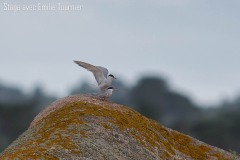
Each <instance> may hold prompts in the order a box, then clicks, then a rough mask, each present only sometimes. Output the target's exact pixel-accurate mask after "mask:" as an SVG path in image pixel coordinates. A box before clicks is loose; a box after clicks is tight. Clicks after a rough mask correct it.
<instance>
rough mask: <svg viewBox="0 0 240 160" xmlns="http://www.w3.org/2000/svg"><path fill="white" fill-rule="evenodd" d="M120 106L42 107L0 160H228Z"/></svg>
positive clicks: (66, 101) (92, 102)
mask: <svg viewBox="0 0 240 160" xmlns="http://www.w3.org/2000/svg"><path fill="white" fill-rule="evenodd" d="M233 158H237V157H234V155H232V154H230V153H229V152H226V151H223V150H221V149H218V148H216V147H213V146H210V145H207V144H205V143H203V142H200V141H198V140H196V139H194V138H192V137H189V136H187V135H184V134H181V133H179V132H177V131H173V130H171V129H169V128H166V127H164V126H162V125H161V124H159V123H158V122H156V121H153V120H151V119H148V118H146V117H144V116H142V115H141V114H139V113H138V112H136V111H134V110H132V109H130V108H128V107H126V106H122V105H118V104H114V103H111V102H106V101H101V100H99V99H96V98H92V97H89V96H83V95H76V96H69V97H66V98H62V99H60V100H57V101H55V102H54V103H52V104H51V105H49V106H48V107H46V108H45V109H44V110H43V111H42V112H41V113H40V114H39V115H38V116H37V117H36V118H35V119H34V120H33V122H32V123H31V125H30V127H29V129H28V130H27V131H25V132H24V133H23V134H22V135H21V136H20V137H19V138H18V139H17V140H15V141H14V142H13V143H12V144H11V145H10V146H9V147H8V148H7V149H6V150H5V151H4V152H3V153H1V154H0V159H1V160H2V159H3V160H5V159H6V160H8V159H16V160H17V159H43V160H44V159H51V160H52V159H63V160H67V159H74V160H77V159H79V160H105V159H111V160H114V159H116V160H117V159H118V160H130V159H132V160H160V159H163V160H170V159H173V160H191V159H196V160H204V159H207V160H214V159H216V160H217V159H218V160H220V159H221V160H225V159H226V160H228V159H229V160H230V159H233Z"/></svg>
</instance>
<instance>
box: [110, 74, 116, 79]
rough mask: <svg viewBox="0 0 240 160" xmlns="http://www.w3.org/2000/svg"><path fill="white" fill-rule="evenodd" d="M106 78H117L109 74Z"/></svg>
mask: <svg viewBox="0 0 240 160" xmlns="http://www.w3.org/2000/svg"><path fill="white" fill-rule="evenodd" d="M108 77H111V78H113V79H117V78H116V77H114V75H112V74H109V75H108Z"/></svg>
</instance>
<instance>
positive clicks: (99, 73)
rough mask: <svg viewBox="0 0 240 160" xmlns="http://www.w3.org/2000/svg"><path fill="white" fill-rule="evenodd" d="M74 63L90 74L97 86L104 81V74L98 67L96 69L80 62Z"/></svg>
mask: <svg viewBox="0 0 240 160" xmlns="http://www.w3.org/2000/svg"><path fill="white" fill-rule="evenodd" d="M74 62H75V63H76V64H78V65H79V66H81V67H83V68H85V69H87V70H88V71H90V72H92V73H93V75H94V77H95V79H96V81H97V83H98V84H100V83H101V82H102V81H103V80H104V79H105V76H104V73H103V71H102V69H100V68H99V67H96V66H94V65H91V64H89V63H85V62H81V61H74Z"/></svg>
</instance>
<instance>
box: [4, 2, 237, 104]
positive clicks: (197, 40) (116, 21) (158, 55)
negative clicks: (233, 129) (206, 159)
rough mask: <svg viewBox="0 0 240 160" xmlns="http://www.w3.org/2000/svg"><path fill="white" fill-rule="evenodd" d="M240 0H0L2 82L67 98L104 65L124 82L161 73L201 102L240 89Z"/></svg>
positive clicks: (233, 92)
mask: <svg viewBox="0 0 240 160" xmlns="http://www.w3.org/2000/svg"><path fill="white" fill-rule="evenodd" d="M4 3H8V4H10V5H21V6H22V5H28V6H29V5H38V3H41V5H47V4H48V3H50V5H56V4H57V3H62V4H64V5H68V4H69V5H73V4H75V5H80V6H82V8H81V11H70V12H69V11H56V10H55V11H38V10H37V11H23V10H20V11H16V12H14V11H6V10H4ZM239 8H240V1H238V0H231V1H227V0H101V1H100V0H85V1H81V0H78V1H77V0H65V1H61V0H59V1H57V0H54V1H50V0H49V1H47V0H39V1H36V0H35V1H34V0H32V1H27V0H25V1H21V2H19V1H10V0H7V1H5V2H1V11H0V13H1V14H0V20H1V25H0V35H1V38H0V44H1V47H0V55H1V63H0V82H2V83H7V84H14V85H21V86H23V88H25V89H30V88H31V87H33V86H34V85H36V84H41V85H42V86H44V87H45V88H46V89H47V91H49V92H50V93H58V94H60V95H62V96H63V95H65V94H66V91H69V89H70V87H72V86H73V85H74V84H76V83H77V82H78V81H79V80H81V79H83V80H85V79H89V80H91V82H90V83H94V79H93V77H92V75H91V74H90V73H88V72H87V71H85V70H83V69H81V68H79V67H77V66H76V64H74V63H73V60H82V61H86V62H89V63H92V64H96V65H102V66H106V67H108V68H109V69H110V70H111V73H113V74H114V75H117V76H118V77H119V79H122V80H124V81H125V82H126V83H130V84H134V82H135V81H136V80H137V79H139V78H140V77H141V76H142V75H144V74H146V75H148V74H151V75H153V74H155V75H157V76H158V75H159V76H161V75H164V76H165V77H167V79H168V80H169V81H170V84H171V85H172V86H173V88H175V89H177V90H179V91H182V92H185V93H186V94H187V95H190V96H191V97H192V98H193V99H194V100H195V102H198V103H203V104H206V103H215V102H218V101H219V100H220V99H221V98H223V97H233V96H234V95H236V94H237V93H240V83H239V82H240V75H239V68H240V63H239V61H240V45H239V42H240V31H239V30H240V10H239Z"/></svg>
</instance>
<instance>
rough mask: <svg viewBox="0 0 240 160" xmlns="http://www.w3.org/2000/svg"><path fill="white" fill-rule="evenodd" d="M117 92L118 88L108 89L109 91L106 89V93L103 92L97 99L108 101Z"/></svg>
mask: <svg viewBox="0 0 240 160" xmlns="http://www.w3.org/2000/svg"><path fill="white" fill-rule="evenodd" d="M115 90H117V89H116V88H113V87H108V88H107V89H105V91H102V92H100V93H98V94H97V97H99V98H101V99H103V100H106V99H107V98H109V97H110V96H111V95H112V93H113V91H115Z"/></svg>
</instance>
